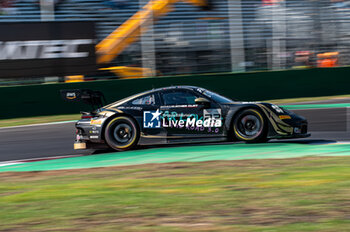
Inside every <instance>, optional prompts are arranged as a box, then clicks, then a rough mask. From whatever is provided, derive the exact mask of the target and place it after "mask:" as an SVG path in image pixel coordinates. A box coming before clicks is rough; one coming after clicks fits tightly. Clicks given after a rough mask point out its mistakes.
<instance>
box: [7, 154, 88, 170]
mask: <svg viewBox="0 0 350 232" xmlns="http://www.w3.org/2000/svg"><path fill="white" fill-rule="evenodd" d="M78 156H82V155H63V156H52V157H41V158H31V159H22V160H11V161H4V162H0V167H3V166H9V165H15V164H23V163H30V162H37V161H44V160H54V159H63V158H73V157H78Z"/></svg>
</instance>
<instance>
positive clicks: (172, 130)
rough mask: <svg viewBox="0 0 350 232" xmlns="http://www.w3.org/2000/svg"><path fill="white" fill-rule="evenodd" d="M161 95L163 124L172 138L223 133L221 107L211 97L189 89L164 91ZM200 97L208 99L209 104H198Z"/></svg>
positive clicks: (198, 136)
mask: <svg viewBox="0 0 350 232" xmlns="http://www.w3.org/2000/svg"><path fill="white" fill-rule="evenodd" d="M160 97H161V107H160V110H161V113H162V116H161V118H162V122H161V125H162V127H163V128H164V129H165V130H166V132H167V135H168V136H169V137H170V138H171V137H175V138H176V137H179V138H181V137H197V138H200V137H215V136H221V135H222V133H223V130H222V128H223V125H222V124H223V123H222V117H221V108H220V107H219V106H218V104H216V103H214V102H212V101H210V99H209V98H207V97H205V96H201V95H200V94H198V93H196V92H194V91H191V90H187V89H173V90H167V91H163V92H162V93H161V94H160ZM198 98H202V99H205V100H207V101H208V104H206V105H203V104H196V99H198ZM218 121H220V123H219V122H218Z"/></svg>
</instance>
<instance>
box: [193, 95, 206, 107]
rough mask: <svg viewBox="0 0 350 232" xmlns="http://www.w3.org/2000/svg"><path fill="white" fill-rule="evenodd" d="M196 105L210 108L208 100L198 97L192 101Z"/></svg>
mask: <svg viewBox="0 0 350 232" xmlns="http://www.w3.org/2000/svg"><path fill="white" fill-rule="evenodd" d="M194 102H195V103H196V104H197V105H202V106H210V101H209V100H208V99H205V98H202V97H199V98H196V99H195V100H194Z"/></svg>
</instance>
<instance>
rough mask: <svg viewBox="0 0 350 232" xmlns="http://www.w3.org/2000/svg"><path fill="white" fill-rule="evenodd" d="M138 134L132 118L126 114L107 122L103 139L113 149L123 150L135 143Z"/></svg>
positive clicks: (128, 148) (130, 147)
mask: <svg viewBox="0 0 350 232" xmlns="http://www.w3.org/2000/svg"><path fill="white" fill-rule="evenodd" d="M139 134H140V132H139V129H138V128H137V126H136V123H135V122H134V120H132V119H131V118H129V117H127V116H119V117H116V118H114V119H112V120H111V121H110V122H109V123H108V124H107V126H106V130H105V140H106V142H107V144H108V145H109V146H110V147H111V148H113V149H114V150H117V151H125V150H130V149H132V148H133V147H135V146H136V145H137V142H138V140H139V136H140V135H139Z"/></svg>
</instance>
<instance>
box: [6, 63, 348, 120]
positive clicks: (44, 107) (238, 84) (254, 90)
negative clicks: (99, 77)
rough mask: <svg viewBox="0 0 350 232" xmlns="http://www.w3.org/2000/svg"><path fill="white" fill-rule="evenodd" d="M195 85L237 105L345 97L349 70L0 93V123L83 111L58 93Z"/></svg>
mask: <svg viewBox="0 0 350 232" xmlns="http://www.w3.org/2000/svg"><path fill="white" fill-rule="evenodd" d="M171 85H195V86H200V87H204V88H208V89H210V90H212V91H216V92H218V93H220V94H222V95H224V96H227V97H230V98H233V99H238V100H242V101H253V100H267V99H282V98H297V97H317V96H329V95H340V94H350V68H348V67H345V68H327V69H307V70H288V71H275V72H254V73H238V74H233V73H229V74H206V75H192V76H173V77H156V78H143V79H128V80H106V81H91V82H79V83H69V84H68V83H59V84H46V85H29V86H14V87H0V99H1V111H0V118H1V119H6V118H18V117H30V116H44V115H61V114H74V113H79V112H80V111H84V110H89V106H86V105H83V104H77V103H69V102H64V101H63V100H62V99H61V97H60V92H59V90H61V89H93V90H99V91H102V92H103V93H104V94H105V96H106V98H107V101H108V102H113V101H116V100H118V99H121V98H123V97H126V96H129V95H132V94H135V93H138V92H141V91H144V90H148V89H152V88H157V87H164V86H171Z"/></svg>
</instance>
